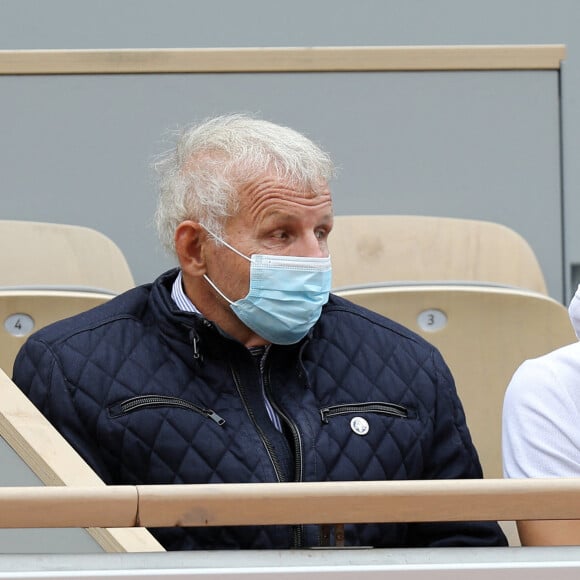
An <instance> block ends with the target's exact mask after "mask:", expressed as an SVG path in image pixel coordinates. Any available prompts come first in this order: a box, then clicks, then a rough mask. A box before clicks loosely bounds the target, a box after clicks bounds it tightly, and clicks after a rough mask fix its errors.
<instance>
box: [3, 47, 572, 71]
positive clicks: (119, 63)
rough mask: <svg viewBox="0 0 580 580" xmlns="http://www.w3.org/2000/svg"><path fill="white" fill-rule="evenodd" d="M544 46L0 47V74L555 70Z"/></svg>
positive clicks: (551, 50) (556, 54)
mask: <svg viewBox="0 0 580 580" xmlns="http://www.w3.org/2000/svg"><path fill="white" fill-rule="evenodd" d="M565 55H566V49H565V46H564V45H561V44H547V45H479V46H478V45H460V46H319V47H316V46H315V47H258V48H253V47H243V48H182V49H179V48H171V49H154V48H146V49H100V50H1V51H0V75H6V74H8V75H21V74H23V75H35V74H132V73H138V74H145V73H232V72H238V73H239V72H245V73H250V72H330V71H335V72H347V71H401V70H405V71H418V70H508V69H509V70H526V69H536V70H555V69H559V68H560V64H561V61H562V60H563V59H564V58H565Z"/></svg>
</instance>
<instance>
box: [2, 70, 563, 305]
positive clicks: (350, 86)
mask: <svg viewBox="0 0 580 580" xmlns="http://www.w3.org/2000/svg"><path fill="white" fill-rule="evenodd" d="M558 106H559V104H558V73H557V72H555V71H503V72H498V71H496V72H447V73H445V72H418V73H324V74H313V73H295V74H222V75H211V74H200V75H132V76H131V75H121V76H115V75H101V76H60V77H59V76H40V77H31V76H28V77H26V76H23V77H18V76H12V77H1V78H0V110H1V111H3V113H2V125H3V130H2V132H1V133H0V159H1V160H2V161H1V162H0V163H1V171H2V178H3V179H2V181H3V183H2V195H1V197H0V215H2V217H3V218H18V219H35V220H47V221H61V222H70V223H79V224H82V225H88V226H91V227H95V228H96V229H99V230H101V231H103V232H104V233H105V234H107V235H109V236H110V237H112V238H113V239H114V240H115V241H116V242H117V243H118V244H119V245H120V246H121V248H122V250H123V251H124V252H125V253H126V255H127V257H128V260H129V263H130V265H131V268H132V269H133V272H134V274H135V277H136V279H137V281H138V282H145V281H149V280H150V279H152V278H153V277H155V276H156V275H157V274H158V273H159V272H161V271H162V270H164V269H165V268H167V267H168V266H169V265H171V263H172V261H171V260H169V259H168V258H167V257H165V256H163V255H162V253H161V251H160V250H159V249H158V244H157V241H156V236H155V232H154V231H153V228H152V227H151V216H152V214H153V211H154V206H155V192H154V187H153V184H152V175H151V173H150V172H149V171H148V163H149V162H150V161H151V159H152V158H153V156H154V154H156V153H158V152H159V151H161V150H162V149H164V148H165V147H166V146H167V143H164V142H163V140H162V138H161V136H162V135H163V133H164V132H166V131H167V129H168V128H169V129H171V128H175V127H177V126H179V125H182V124H185V123H188V122H190V121H192V120H195V119H200V118H203V117H205V116H208V115H213V114H218V113H223V112H230V111H249V112H255V113H257V114H259V115H262V116H264V117H266V118H269V119H271V120H274V121H276V122H280V123H286V124H289V125H290V126H292V127H294V128H296V129H298V130H301V131H304V132H305V133H307V134H308V135H310V136H311V137H312V138H313V139H314V140H316V141H318V142H319V143H321V145H322V146H323V147H324V148H326V149H327V150H329V151H330V153H331V154H332V155H333V157H334V158H335V160H336V162H337V164H338V165H339V168H340V174H339V178H338V179H337V180H336V182H335V184H334V192H335V208H336V212H337V213H339V214H344V213H412V214H430V215H442V216H452V217H454V216H456V217H470V218H478V219H487V220H491V221H497V222H501V223H504V224H506V225H508V226H510V227H512V228H513V229H515V230H516V231H518V232H519V233H521V234H522V235H523V236H524V237H525V238H527V239H528V241H529V242H530V243H531V244H532V246H533V248H534V250H535V251H536V253H537V254H538V256H539V259H540V262H541V264H542V267H543V269H544V271H545V273H546V276H547V279H548V285H549V289H550V293H551V294H552V295H553V296H554V297H556V298H558V299H560V298H561V296H562V263H561V261H562V255H561V235H562V232H561V223H560V211H561V204H560V174H559V163H560V159H559V125H558Z"/></svg>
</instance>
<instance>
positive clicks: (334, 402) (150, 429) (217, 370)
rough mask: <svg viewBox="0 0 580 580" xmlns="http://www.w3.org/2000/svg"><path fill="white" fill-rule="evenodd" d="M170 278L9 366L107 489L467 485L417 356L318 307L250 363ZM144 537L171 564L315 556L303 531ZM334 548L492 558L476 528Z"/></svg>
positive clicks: (426, 354)
mask: <svg viewBox="0 0 580 580" xmlns="http://www.w3.org/2000/svg"><path fill="white" fill-rule="evenodd" d="M176 273H177V271H176V270H173V271H171V272H168V273H166V274H164V275H162V276H161V277H160V278H159V279H158V280H156V281H155V282H154V283H153V284H148V285H144V286H140V287H137V288H135V289H132V290H130V291H128V292H126V293H124V294H122V295H120V296H118V297H116V298H114V299H113V300H111V301H110V302H108V303H107V304H104V305H102V306H99V307H97V308H95V309H93V310H91V311H89V312H86V313H83V314H80V315H78V316H75V317H73V318H70V319H67V320H64V321H61V322H58V323H56V324H53V325H51V326H49V327H46V328H44V329H42V330H40V331H39V332H37V333H36V334H34V335H33V336H32V337H31V338H30V339H29V340H28V341H27V343H26V344H25V346H24V347H23V348H22V350H21V351H20V353H19V355H18V358H17V360H16V363H15V370H14V381H15V382H16V384H17V385H19V386H20V388H21V389H22V390H23V391H24V392H25V393H26V394H27V395H28V397H29V398H30V399H31V400H32V401H33V402H34V403H35V404H36V406H37V407H38V408H39V409H40V410H41V411H42V412H43V413H44V414H45V415H46V416H47V417H48V419H49V420H50V421H51V422H52V423H53V424H54V425H55V426H56V427H57V428H58V430H59V431H60V432H61V433H62V434H63V435H64V437H66V439H67V440H68V441H69V442H70V443H71V444H72V445H73V446H74V447H75V448H76V450H77V451H78V452H79V453H80V454H81V455H82V456H83V457H84V458H85V460H86V461H87V462H88V463H89V464H90V465H91V466H92V467H93V469H94V470H95V471H96V472H97V473H98V474H99V475H100V476H101V478H102V479H103V480H104V481H105V482H107V483H109V484H169V483H179V484H183V483H221V482H226V483H233V482H276V481H294V480H295V481H351V480H367V481H368V480H402V479H442V478H443V479H445V478H480V477H481V468H480V465H479V460H478V457H477V454H476V451H475V449H474V447H473V445H472V442H471V439H470V436H469V433H468V431H467V428H466V424H465V418H464V414H463V410H462V408H461V405H460V403H459V400H458V398H457V395H456V391H455V387H454V383H453V379H452V377H451V375H450V373H449V370H448V369H447V367H446V365H445V363H444V362H443V360H442V358H441V356H440V355H439V353H438V352H437V350H436V349H434V348H433V347H432V346H430V345H429V344H428V343H427V342H425V341H424V340H422V339H421V338H419V337H418V336H416V335H415V334H413V333H412V332H410V331H409V330H407V329H405V328H403V327H401V326H399V325H398V324H396V323H394V322H392V321H390V320H387V319H385V318H383V317H381V316H379V315H377V314H375V313H372V312H370V311H368V310H365V309H363V308H360V307H358V306H355V305H353V304H351V303H350V302H347V301H345V300H342V299H340V298H338V297H334V296H331V299H330V301H329V303H328V304H327V305H326V307H325V308H324V311H323V314H322V316H321V318H320V320H319V322H318V323H317V324H316V325H315V327H314V328H313V330H312V331H311V332H310V334H309V336H308V337H307V338H305V339H304V340H303V341H302V342H301V343H299V344H298V345H291V346H276V345H273V346H272V347H270V349H269V350H268V351H267V354H266V355H265V357H264V358H263V360H261V361H259V360H257V359H256V357H255V356H253V355H252V354H251V353H250V351H249V350H248V349H247V348H245V347H244V346H243V345H242V344H240V343H239V342H237V341H235V340H233V339H231V338H230V337H228V336H226V335H224V333H222V332H221V331H220V330H219V329H218V328H217V327H216V326H215V325H214V324H212V323H210V322H208V321H207V320H205V319H203V318H202V317H200V316H197V315H195V314H191V313H184V312H180V311H179V310H178V309H177V308H176V306H175V304H174V303H173V301H172V300H171V294H170V292H171V285H172V282H173V280H174V279H175V276H176ZM262 385H263V388H264V390H265V392H266V393H267V396H268V397H269V399H270V400H271V402H272V405H273V407H274V408H275V409H276V410H277V412H278V414H279V416H280V418H281V420H282V423H283V426H284V428H283V431H284V434H282V433H281V432H280V431H278V430H276V429H275V428H274V427H273V424H272V422H271V420H270V419H269V418H268V416H267V414H266V410H265V405H264V400H263V391H262ZM355 417H359V418H363V419H364V420H366V422H367V423H366V425H368V432H367V433H366V434H357V433H356V432H355V430H354V429H353V428H352V427H351V421H352V419H353V418H355ZM359 423H362V424H363V426H364V425H365V423H364V421H359ZM151 531H152V532H153V533H154V534H155V535H156V537H157V538H158V539H159V541H160V542H161V543H162V544H163V545H164V546H165V548H166V549H170V550H173V549H175V550H176V549H184V550H189V549H200V548H201V549H212V548H238V547H242V548H287V547H293V546H317V545H319V544H320V531H319V528H318V527H317V526H264V527H258V526H256V527H243V528H241V527H222V528H164V529H154V530H151ZM345 536H346V537H345V542H346V545H351V546H359V545H362V546H376V547H388V546H390V547H403V546H491V545H505V538H504V536H503V534H502V533H501V531H500V529H499V527H498V526H497V524H496V523H486V522H482V523H474V522H471V523H449V524H447V523H433V524H412V525H402V524H380V525H379V524H368V525H367V524H364V525H363V524H360V525H359V524H357V525H347V526H346V527H345Z"/></svg>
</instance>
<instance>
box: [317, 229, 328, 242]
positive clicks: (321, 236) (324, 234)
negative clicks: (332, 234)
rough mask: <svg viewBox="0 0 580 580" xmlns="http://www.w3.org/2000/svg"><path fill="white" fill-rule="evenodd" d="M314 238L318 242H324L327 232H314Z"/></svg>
mask: <svg viewBox="0 0 580 580" xmlns="http://www.w3.org/2000/svg"><path fill="white" fill-rule="evenodd" d="M316 237H317V238H318V239H319V240H325V239H326V238H327V237H328V230H316Z"/></svg>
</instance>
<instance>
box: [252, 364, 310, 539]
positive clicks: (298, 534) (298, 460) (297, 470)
mask: <svg viewBox="0 0 580 580" xmlns="http://www.w3.org/2000/svg"><path fill="white" fill-rule="evenodd" d="M262 376H263V379H264V390H265V392H266V394H267V396H268V400H269V401H270V404H271V405H272V407H273V408H274V411H276V413H277V414H278V416H280V417H282V419H283V420H284V422H285V423H286V424H287V425H288V427H289V428H290V431H291V433H292V438H293V440H294V454H295V458H294V481H302V479H303V464H304V461H303V457H302V437H301V436H300V431H298V427H297V426H296V425H295V423H294V422H293V421H291V420H290V418H289V417H288V415H286V414H285V413H284V412H283V411H282V409H281V408H280V407H279V406H278V405H277V404H276V402H275V401H274V399H273V397H272V390H271V388H270V380H269V378H270V375H269V373H267V372H263V374H262ZM292 535H293V546H292V547H293V548H301V547H302V543H303V537H304V526H302V525H294V526H292Z"/></svg>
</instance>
